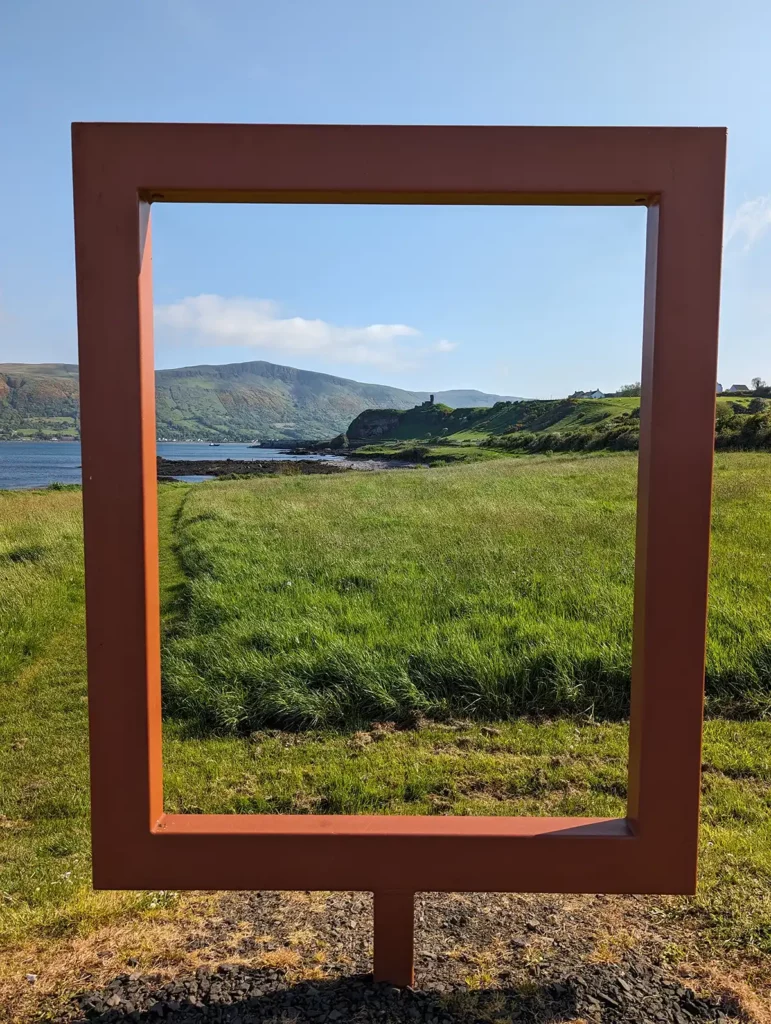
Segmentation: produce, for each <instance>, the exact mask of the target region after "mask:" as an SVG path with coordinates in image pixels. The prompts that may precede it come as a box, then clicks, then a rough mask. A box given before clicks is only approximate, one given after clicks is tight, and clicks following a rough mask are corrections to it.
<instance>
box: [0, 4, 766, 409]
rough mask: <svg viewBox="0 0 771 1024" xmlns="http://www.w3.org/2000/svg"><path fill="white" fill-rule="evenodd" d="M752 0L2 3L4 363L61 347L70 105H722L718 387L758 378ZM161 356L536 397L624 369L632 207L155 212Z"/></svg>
mask: <svg viewBox="0 0 771 1024" xmlns="http://www.w3.org/2000/svg"><path fill="white" fill-rule="evenodd" d="M769 38H771V5H768V4H767V3H765V2H763V0H735V2H733V3H732V4H730V5H729V4H725V3H724V2H723V0H720V2H717V0H699V2H696V0H648V2H647V3H645V4H632V3H631V2H624V0H584V2H582V3H581V4H576V3H573V2H571V0H540V2H539V3H532V2H530V0H528V2H517V0H467V2H460V0H410V2H403V0H389V3H383V4H369V3H362V2H360V0H359V2H354V0H324V2H321V0H282V2H281V3H275V2H274V3H265V2H262V0H219V2H218V3H217V4H215V3H213V2H203V0H152V2H150V0H111V2H110V3H105V2H104V0H100V2H96V0H68V2H67V3H61V2H59V0H25V2H24V3H16V4H10V3H8V4H4V5H2V11H1V12H0V115H1V116H2V123H3V126H4V135H3V146H2V159H0V185H1V186H2V190H3V195H4V198H5V202H4V204H3V213H2V230H0V362H12V361H13V362H49V361H60V362H74V361H76V358H77V349H76V326H75V301H74V261H73V242H72V200H71V179H70V152H69V131H70V128H69V126H70V122H71V121H73V120H156V121H164V120H168V121H245V122H261V121H265V122H270V121H273V122H282V121H286V122H292V121H301V122H370V123H413V124H417V123H438V124H452V123H465V124H553V125H558V124H610V125H622V124H629V125H645V124H654V125H655V124H664V125H680V124H684V125H726V126H727V127H728V129H729V167H728V185H727V196H726V200H727V202H726V209H727V217H726V248H725V258H724V285H723V306H722V325H721V356H720V379H721V381H722V382H723V383H724V384H731V383H734V382H746V381H748V380H749V378H751V377H753V376H755V375H760V376H763V377H766V378H769V377H771V126H770V124H769V119H768V111H769V109H770V108H771V102H770V101H771V72H770V71H769V70H768V39H769ZM154 219H155V293H156V305H157V307H158V309H157V338H156V340H157V352H156V363H157V365H158V366H162V367H165V366H180V365H189V364H192V363H203V362H216V363H224V362H234V361H241V360H246V359H269V360H272V361H275V362H283V363H288V364H290V365H295V366H303V367H307V368H309V369H317V370H324V371H326V372H330V373H335V374H340V375H342V376H350V377H354V378H356V379H359V380H373V381H380V382H384V383H391V384H395V385H398V386H403V387H411V388H420V389H424V390H428V389H441V388H449V387H478V388H481V389H483V390H486V391H494V392H498V393H504V394H515V395H527V396H541V397H549V396H550V395H555V396H557V395H562V394H565V393H567V392H569V391H572V390H574V389H575V388H586V387H590V386H591V387H595V386H599V387H601V388H604V389H611V388H616V387H618V386H619V385H620V384H622V383H624V382H627V381H632V380H635V379H637V378H638V377H639V363H640V344H641V343H640V333H641V311H642V266H643V264H642V260H643V239H644V213H643V211H641V210H636V209H596V208H595V209H589V210H586V209H557V208H510V209H503V208H500V207H497V208H474V209H470V208H415V207H411V208H400V207H286V206H283V207H272V206H271V207H222V206H217V207H205V206H163V205H159V206H156V207H154Z"/></svg>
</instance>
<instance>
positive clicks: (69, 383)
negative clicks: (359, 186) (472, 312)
mask: <svg viewBox="0 0 771 1024" xmlns="http://www.w3.org/2000/svg"><path fill="white" fill-rule="evenodd" d="M155 377H156V412H157V429H158V437H159V438H166V439H169V440H184V439H196V438H201V439H203V440H207V441H208V440H218V439H228V440H232V441H248V440H251V439H252V438H260V439H265V438H275V439H277V440H278V439H281V440H290V439H293V438H300V439H303V440H306V439H307V440H314V439H322V438H329V437H332V436H333V435H335V434H339V433H341V431H343V430H345V428H346V426H347V425H348V424H349V423H350V421H351V420H352V419H353V418H354V417H355V416H357V415H358V414H359V413H360V412H362V411H363V410H365V409H384V408H394V407H396V408H407V407H410V406H414V405H418V404H420V403H421V402H423V401H425V400H426V399H427V398H428V393H427V392H415V391H403V390H401V389H400V388H391V387H386V386H384V385H382V384H363V383H360V382H358V381H353V380H346V379H345V378H344V377H333V376H331V375H330V374H327V373H315V372H313V371H311V370H298V369H295V368H294V367H291V366H279V365H277V364H275V363H267V362H262V361H259V362H249V363H230V364H227V365H224V366H187V367H182V368H181V369H176V370H159V371H157V372H156V375H155ZM501 397H502V396H500V395H488V394H485V393H483V392H481V391H444V392H437V394H436V400H437V401H438V402H443V401H444V402H448V403H452V404H461V402H464V403H465V404H469V403H473V404H475V405H482V406H492V405H493V404H494V403H495V402H497V401H500V400H501ZM78 398H79V391H78V368H77V366H76V365H73V364H69V363H40V364H24V363H5V364H0V438H5V439H7V438H10V437H18V438H23V437H27V438H48V437H61V438H65V437H72V438H74V437H77V436H78V433H79V421H78V411H79V406H78Z"/></svg>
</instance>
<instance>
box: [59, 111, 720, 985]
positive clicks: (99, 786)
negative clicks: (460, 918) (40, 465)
mask: <svg viewBox="0 0 771 1024" xmlns="http://www.w3.org/2000/svg"><path fill="white" fill-rule="evenodd" d="M725 147H726V132H725V130H724V129H720V128H704V129H702V128H535V127H532V128H531V127H440V126H432V127H421V126H409V127H407V126H364V125H357V126H344V125H235V124H233V125H227V124H213V125H206V124H75V125H73V162H74V194H75V235H76V256H77V290H78V329H79V345H80V380H81V418H82V439H83V500H84V516H85V548H86V597H87V626H88V676H89V714H90V736H91V741H90V742H91V802H92V837H93V864H94V867H93V871H94V885H95V886H96V887H98V888H108V889H112V888H132V889H143V888H174V889H180V888H195V889H216V888H221V889H257V888H265V889H267V888H271V889H360V890H372V891H373V892H374V893H375V896H376V915H375V916H376V926H375V931H376V947H377V951H376V971H377V973H378V975H379V976H380V977H385V978H390V980H392V981H396V982H406V981H408V980H409V978H410V977H411V962H412V953H411V941H412V939H411V936H412V924H411V919H410V913H411V910H410V908H411V905H412V894H413V893H414V892H416V891H420V890H485V891H496V890H498V891H511V890H515V891H549V892H594V891H601V892H668V893H690V892H693V891H694V888H695V882H696V861H697V840H698V815H699V789H700V768H701V729H702V704H703V682H704V658H705V631H706V610H707V574H708V563H709V531H710V505H711V487H712V461H713V437H714V415H715V380H716V365H717V333H718V306H719V290H720V261H721V240H722V225H723V189H724V174H725ZM153 202H172V203H173V202H200V203H227V202H248V203H268V202H269V203H407V204H488V205H495V204H498V205H507V204H513V205H516V204H566V205H570V204H580V205H598V206H599V205H633V204H639V205H644V206H646V207H647V209H648V214H647V216H648V233H647V252H646V270H645V313H644V329H643V370H642V384H643V397H642V408H641V414H640V454H639V486H638V499H637V502H638V515H637V546H636V573H635V611H634V653H633V670H632V712H631V739H630V756H629V797H628V809H627V816H626V817H625V818H621V819H617V820H616V819H613V820H608V819H583V818H581V819H578V818H501V817H476V818H475V817H406V816H395V817H389V816H346V815H342V816H322V815H301V816H290V815H244V816H240V815H232V816H231V815H199V814H191V815H178V814H165V813H164V810H163V783H162V773H163V769H162V756H161V708H160V704H161V683H160V642H159V596H158V529H157V507H156V503H157V485H156V462H155V456H156V447H155V437H156V435H155V389H154V366H153V321H152V261H151V244H150V205H151V204H152V203H153ZM107 381H109V387H107V386H106V383H105V382H107ZM116 464H117V465H119V466H120V467H121V472H120V473H119V474H117V475H116V474H115V472H114V467H115V465H116ZM408 946H409V952H408V951H407V947H408Z"/></svg>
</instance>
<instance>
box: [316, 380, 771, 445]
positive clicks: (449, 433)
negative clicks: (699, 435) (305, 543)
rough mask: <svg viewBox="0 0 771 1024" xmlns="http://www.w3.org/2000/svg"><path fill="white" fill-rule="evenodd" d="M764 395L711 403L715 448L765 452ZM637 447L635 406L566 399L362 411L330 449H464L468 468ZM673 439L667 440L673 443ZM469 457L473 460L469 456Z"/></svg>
mask: <svg viewBox="0 0 771 1024" xmlns="http://www.w3.org/2000/svg"><path fill="white" fill-rule="evenodd" d="M767 391H768V389H765V391H764V392H763V394H762V395H756V396H748V395H738V396H736V395H731V396H729V395H720V396H718V398H717V403H716V405H717V409H716V423H715V447H716V448H718V449H733V450H738V451H757V450H760V451H767V450H771V400H769V397H768V396H767V394H766V392H767ZM639 441H640V399H639V398H631V397H622V398H600V399H588V398H578V399H575V398H565V399H553V400H540V399H538V400H532V401H524V400H523V401H519V402H496V404H495V405H493V406H492V407H490V408H454V409H451V408H449V407H447V406H445V405H442V404H440V403H437V404H435V405H431V404H429V403H422V404H421V405H419V406H416V407H413V408H410V409H403V410H398V409H367V410H365V411H364V412H362V413H360V414H359V415H358V416H357V417H356V419H355V420H353V422H352V423H351V424H350V425H349V427H348V430H347V433H346V434H345V435H343V436H342V437H340V438H336V439H335V442H334V443H335V444H336V445H340V444H342V443H345V444H350V445H352V446H353V447H354V449H355V450H356V452H357V453H358V454H360V455H372V454H376V453H378V452H383V453H384V454H386V455H389V456H390V457H392V458H398V457H400V451H402V450H403V449H406V450H408V451H410V450H414V447H415V445H416V444H417V445H427V446H428V447H429V449H430V450H429V451H428V452H426V453H424V454H423V455H422V457H421V460H420V461H425V462H428V463H436V462H437V461H453V458H452V457H451V453H449V454H447V455H446V456H445V457H443V458H439V459H437V458H436V455H437V454H438V453H437V451H436V449H437V447H441V448H443V449H445V450H446V449H449V448H453V447H455V448H463V449H465V454H464V455H462V456H455V458H456V459H463V460H465V461H469V460H470V459H471V458H476V457H480V456H482V455H483V454H485V453H490V452H505V453H507V454H512V453H522V454H537V453H539V452H582V451H590V452H591V451H636V450H637V448H638V446H639ZM675 441H676V439H674V438H673V443H675ZM472 451H473V452H474V453H475V454H474V455H472V454H471V453H472Z"/></svg>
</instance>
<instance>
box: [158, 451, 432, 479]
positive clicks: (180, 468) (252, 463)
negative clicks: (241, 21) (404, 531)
mask: <svg viewBox="0 0 771 1024" xmlns="http://www.w3.org/2000/svg"><path fill="white" fill-rule="evenodd" d="M157 466H158V479H159V480H175V479H177V478H178V477H180V476H213V477H218V478H225V479H227V478H229V477H232V476H283V475H291V474H302V475H312V474H322V475H327V476H330V475H333V474H336V473H347V472H350V471H351V470H359V471H361V470H375V469H410V468H413V464H412V463H408V462H398V463H397V462H395V461H388V460H385V459H358V460H355V461H354V460H352V459H351V460H349V459H339V460H338V461H335V462H332V461H331V460H323V459H195V460H194V459H164V458H162V457H161V456H160V455H159V456H158V458H157Z"/></svg>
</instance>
